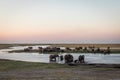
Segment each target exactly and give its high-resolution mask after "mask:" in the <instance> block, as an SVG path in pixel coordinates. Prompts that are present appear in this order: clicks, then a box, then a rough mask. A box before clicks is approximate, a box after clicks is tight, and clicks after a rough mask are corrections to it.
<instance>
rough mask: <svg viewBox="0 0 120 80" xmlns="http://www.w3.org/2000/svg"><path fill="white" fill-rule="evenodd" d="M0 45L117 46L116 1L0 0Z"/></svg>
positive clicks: (119, 11) (119, 16)
mask: <svg viewBox="0 0 120 80" xmlns="http://www.w3.org/2000/svg"><path fill="white" fill-rule="evenodd" d="M0 43H120V0H0Z"/></svg>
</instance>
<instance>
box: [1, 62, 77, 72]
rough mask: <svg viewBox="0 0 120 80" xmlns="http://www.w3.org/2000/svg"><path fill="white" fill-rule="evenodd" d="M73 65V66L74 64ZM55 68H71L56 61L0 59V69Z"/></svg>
mask: <svg viewBox="0 0 120 80" xmlns="http://www.w3.org/2000/svg"><path fill="white" fill-rule="evenodd" d="M74 67H75V66H74ZM39 68H40V69H57V68H73V67H71V66H68V65H67V64H57V63H37V62H36V63H35V62H22V61H12V60H0V71H3V70H13V69H14V70H15V69H39Z"/></svg>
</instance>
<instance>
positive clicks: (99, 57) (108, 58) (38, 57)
mask: <svg viewBox="0 0 120 80" xmlns="http://www.w3.org/2000/svg"><path fill="white" fill-rule="evenodd" d="M47 46H48V45H46V46H32V47H33V49H37V48H38V47H43V48H45V47H47ZM27 47H28V46H17V47H11V48H10V49H2V50H0V59H9V60H17V61H27V62H43V63H49V55H50V54H45V53H41V54H39V53H8V52H7V51H11V50H21V49H24V48H27ZM65 54H66V53H63V55H65ZM71 54H72V55H73V57H74V60H75V59H77V58H78V56H79V55H85V62H86V63H105V64H120V54H110V55H103V54H90V53H87V54H84V53H81V54H79V53H71ZM57 62H58V63H64V61H63V62H60V61H59V60H57Z"/></svg>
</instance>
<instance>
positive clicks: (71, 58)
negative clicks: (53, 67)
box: [64, 54, 73, 63]
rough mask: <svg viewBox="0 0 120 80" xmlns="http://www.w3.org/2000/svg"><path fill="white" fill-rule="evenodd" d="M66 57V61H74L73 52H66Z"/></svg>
mask: <svg viewBox="0 0 120 80" xmlns="http://www.w3.org/2000/svg"><path fill="white" fill-rule="evenodd" d="M64 59H65V63H71V62H73V56H72V55H71V54H66V55H65V56H64Z"/></svg>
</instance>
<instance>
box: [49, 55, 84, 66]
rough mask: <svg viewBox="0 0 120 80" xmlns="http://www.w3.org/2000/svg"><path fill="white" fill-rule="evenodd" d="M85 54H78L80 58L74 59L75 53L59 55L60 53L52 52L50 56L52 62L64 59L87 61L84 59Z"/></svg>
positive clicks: (78, 61) (69, 61) (76, 61)
mask: <svg viewBox="0 0 120 80" xmlns="http://www.w3.org/2000/svg"><path fill="white" fill-rule="evenodd" d="M84 59H85V56H84V55H80V56H78V59H76V60H74V57H73V55H71V54H66V55H64V56H63V55H58V54H51V55H50V56H49V61H50V62H56V61H64V62H65V63H68V64H69V63H85V61H84Z"/></svg>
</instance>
